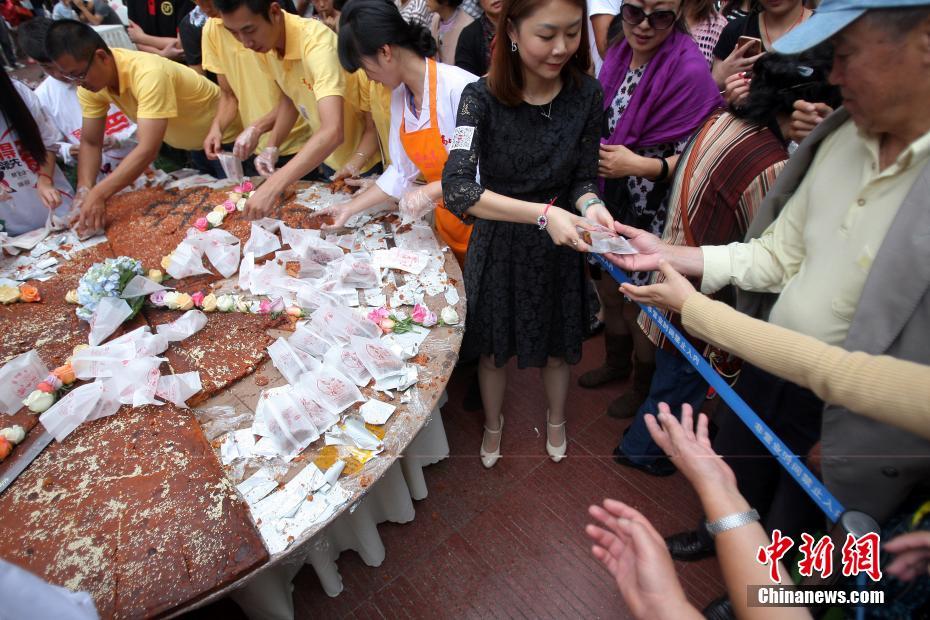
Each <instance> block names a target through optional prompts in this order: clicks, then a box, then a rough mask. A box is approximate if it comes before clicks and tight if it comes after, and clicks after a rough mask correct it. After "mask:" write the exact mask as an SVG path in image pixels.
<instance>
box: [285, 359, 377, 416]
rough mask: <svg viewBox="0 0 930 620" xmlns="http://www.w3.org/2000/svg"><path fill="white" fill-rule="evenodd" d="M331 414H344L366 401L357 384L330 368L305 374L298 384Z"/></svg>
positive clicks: (326, 367)
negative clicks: (354, 405)
mask: <svg viewBox="0 0 930 620" xmlns="http://www.w3.org/2000/svg"><path fill="white" fill-rule="evenodd" d="M298 385H299V386H300V387H301V388H302V389H304V390H306V391H307V393H308V394H309V395H310V397H311V398H313V400H315V401H317V402H318V403H320V404H321V405H323V407H325V408H326V409H327V410H328V411H330V412H331V413H335V414H336V415H338V414H340V413H342V412H343V411H345V410H346V409H348V408H349V407H350V406H352V404H353V403H356V402H359V401H362V400H364V398H362V393H361V392H359V391H358V388H357V387H356V386H355V383H353V382H352V380H351V379H349V378H348V377H346V376H345V375H344V374H342V373H341V372H339V371H338V370H336V369H335V368H332V367H329V366H325V365H324V366H323V367H322V368H319V369H317V370H315V371H310V372H307V373H304V375H303V376H301V378H300V382H299V384H298Z"/></svg>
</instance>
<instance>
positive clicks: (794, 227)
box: [701, 120, 930, 345]
mask: <svg viewBox="0 0 930 620" xmlns="http://www.w3.org/2000/svg"><path fill="white" fill-rule="evenodd" d="M928 161H930V132H927V133H925V134H924V135H923V136H921V137H920V138H918V139H917V140H915V141H914V142H912V143H911V144H910V145H908V147H907V148H906V149H904V150H903V151H902V152H901V154H900V155H899V156H898V158H897V160H895V162H894V163H893V164H891V165H890V166H888V167H886V168H885V169H884V170H881V169H880V165H879V141H878V138H876V137H875V136H871V135H867V134H865V133H863V132H861V131H860V130H858V129H857V128H856V125H855V124H854V123H853V122H852V120H849V121H847V122H846V123H844V124H843V125H841V126H840V127H839V128H838V129H837V130H836V131H834V132H833V133H832V134H830V135H829V136H827V137H826V138H824V140H823V143H822V144H821V145H820V147H818V149H817V154H816V155H815V156H814V160H813V161H812V162H811V166H810V168H809V169H808V171H807V174H806V175H805V176H804V180H803V181H801V184H800V185H799V186H798V189H797V190H796V191H795V192H794V194H793V195H792V196H791V198H790V199H789V200H788V202H787V203H786V204H785V207H784V209H782V211H781V213H780V214H779V215H778V218H776V220H775V221H774V222H772V224H771V225H770V226H769V227H768V228H767V229H766V230H765V232H764V233H762V236H761V237H759V238H758V239H753V240H752V241H750V242H749V243H731V244H730V245H725V246H704V247H702V248H701V250H702V251H703V254H704V277H703V280H702V281H701V290H702V291H703V292H705V293H710V292H713V291H716V290H718V289H720V288H722V287H723V286H725V285H727V284H734V285H735V286H738V287H739V288H741V289H745V290H750V291H760V292H771V293H780V295H779V296H778V301H776V302H775V305H774V306H773V307H772V312H771V314H770V315H769V321H770V322H771V323H773V324H775V325H779V326H781V327H787V328H788V329H792V330H794V331H797V332H800V333H802V334H806V335H808V336H813V337H814V338H817V339H818V340H822V341H823V342H826V343H827V344H834V345H842V344H843V342H844V341H845V340H846V334H847V332H848V331H849V325H850V323H851V322H852V319H853V315H854V314H855V312H856V307H857V306H858V304H859V298H860V297H861V295H862V289H863V288H864V287H865V281H866V279H867V278H868V275H869V270H870V269H871V267H872V261H873V260H875V256H876V255H877V254H878V250H879V248H880V247H881V246H882V244H883V243H884V241H885V234H886V233H887V232H888V229H889V228H890V227H891V223H892V221H893V220H894V218H895V216H896V215H897V213H898V208H899V207H900V206H901V203H902V202H903V201H904V198H905V196H907V193H908V192H909V191H910V190H911V187H912V186H913V185H914V182H915V181H916V180H917V178H918V176H919V175H920V172H921V170H922V169H923V167H924V166H925V165H926V164H927V162H928ZM905 275H906V274H902V277H904V276H905Z"/></svg>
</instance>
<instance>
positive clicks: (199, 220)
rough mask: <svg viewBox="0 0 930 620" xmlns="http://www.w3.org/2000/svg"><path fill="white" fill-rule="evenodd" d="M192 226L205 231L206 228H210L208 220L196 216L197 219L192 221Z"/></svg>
mask: <svg viewBox="0 0 930 620" xmlns="http://www.w3.org/2000/svg"><path fill="white" fill-rule="evenodd" d="M194 228H196V229H197V230H199V231H200V232H206V231H207V229H208V228H210V222H208V221H207V218H205V217H198V218H197V221H196V222H194Z"/></svg>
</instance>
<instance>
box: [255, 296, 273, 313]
mask: <svg viewBox="0 0 930 620" xmlns="http://www.w3.org/2000/svg"><path fill="white" fill-rule="evenodd" d="M258 313H259V314H271V300H270V299H263V300H262V301H261V303H260V304H258Z"/></svg>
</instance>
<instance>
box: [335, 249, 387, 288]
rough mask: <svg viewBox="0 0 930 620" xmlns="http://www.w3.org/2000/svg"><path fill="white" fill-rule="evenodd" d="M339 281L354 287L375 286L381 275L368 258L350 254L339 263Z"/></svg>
mask: <svg viewBox="0 0 930 620" xmlns="http://www.w3.org/2000/svg"><path fill="white" fill-rule="evenodd" d="M339 281H340V282H342V283H343V284H346V285H349V286H352V287H354V288H375V287H376V286H380V284H381V277H380V275H379V273H378V269H377V267H375V266H374V264H373V263H372V262H371V261H370V260H368V259H365V258H361V257H360V256H356V255H352V254H350V255H349V256H346V257H345V258H344V259H343V260H342V262H341V263H340V265H339Z"/></svg>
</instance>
